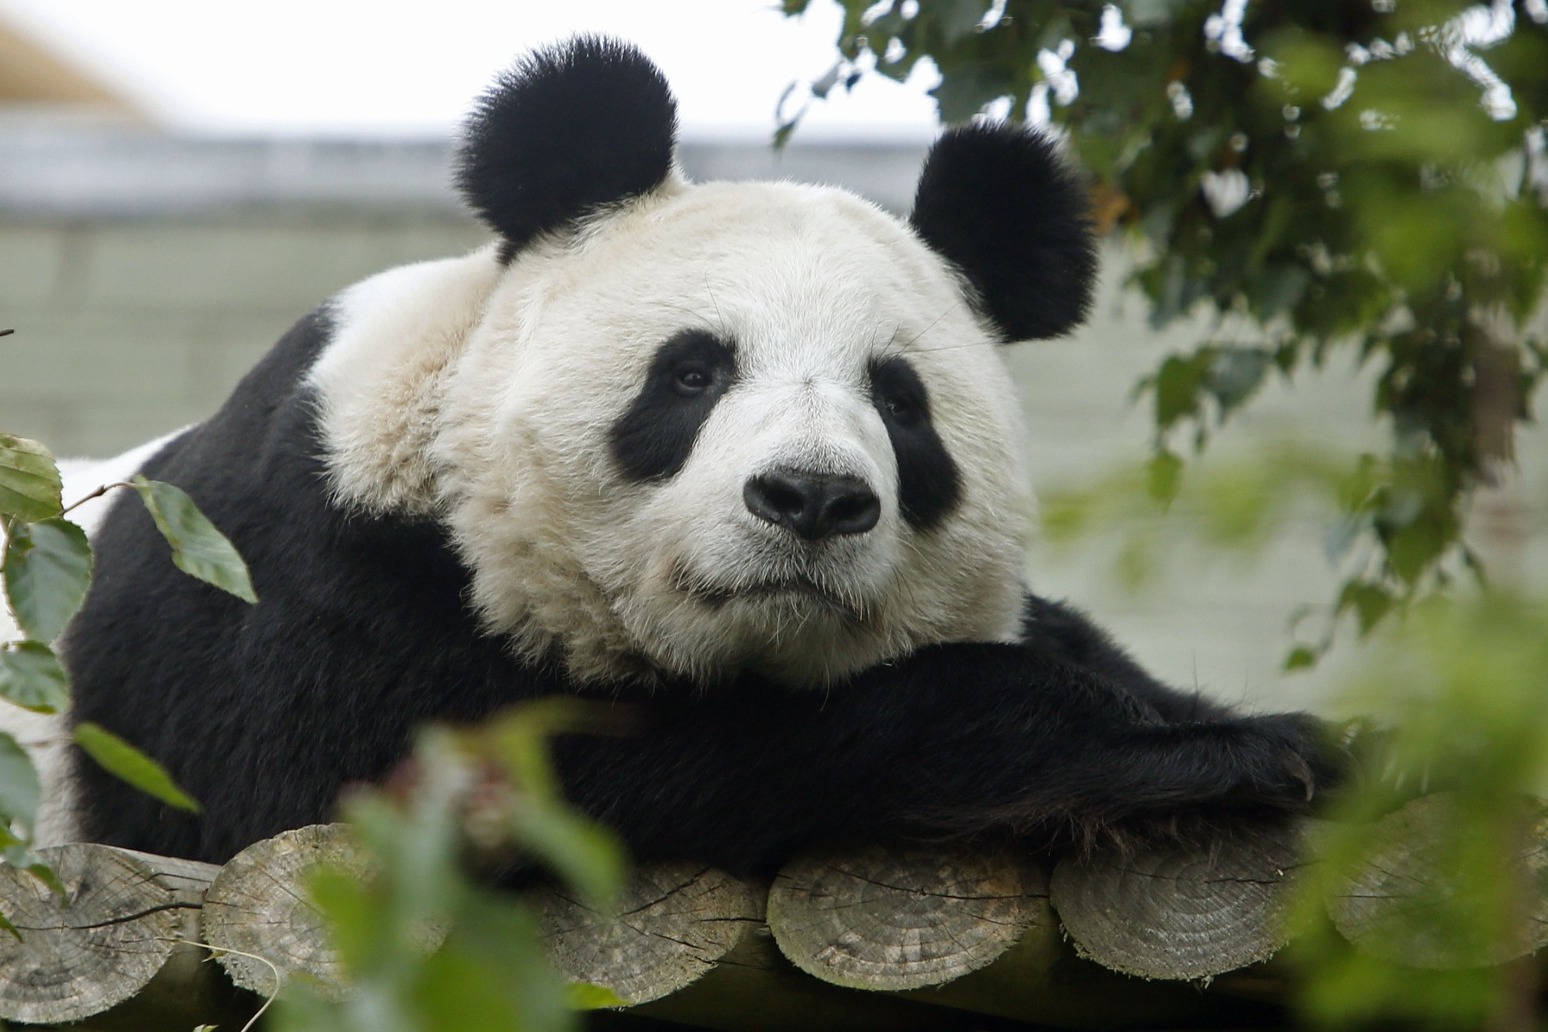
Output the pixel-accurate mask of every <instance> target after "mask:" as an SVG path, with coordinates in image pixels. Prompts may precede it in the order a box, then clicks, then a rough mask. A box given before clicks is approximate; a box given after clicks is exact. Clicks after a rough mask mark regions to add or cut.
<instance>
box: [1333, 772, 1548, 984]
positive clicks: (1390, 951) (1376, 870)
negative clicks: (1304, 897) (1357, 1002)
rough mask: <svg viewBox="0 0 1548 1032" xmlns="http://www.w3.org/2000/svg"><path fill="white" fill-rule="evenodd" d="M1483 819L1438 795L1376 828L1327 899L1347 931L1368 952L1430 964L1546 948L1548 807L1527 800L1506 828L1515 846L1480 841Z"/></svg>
mask: <svg viewBox="0 0 1548 1032" xmlns="http://www.w3.org/2000/svg"><path fill="white" fill-rule="evenodd" d="M1476 822H1477V818H1476V816H1474V817H1472V818H1471V819H1470V817H1469V815H1468V814H1467V813H1466V812H1465V804H1464V803H1463V802H1462V801H1461V800H1460V799H1459V798H1458V797H1457V796H1456V795H1454V794H1451V793H1437V794H1435V795H1429V796H1421V797H1420V798H1418V799H1414V800H1412V801H1410V802H1408V803H1406V804H1404V805H1403V806H1402V807H1400V808H1399V809H1397V810H1394V811H1393V812H1392V813H1389V814H1387V815H1386V816H1384V817H1382V818H1381V819H1380V820H1378V821H1376V822H1375V823H1374V824H1372V825H1370V826H1369V828H1368V829H1366V831H1365V833H1364V835H1363V842H1362V846H1363V848H1362V849H1361V850H1360V852H1359V855H1358V856H1356V857H1354V858H1353V859H1352V863H1351V865H1350V867H1349V869H1348V871H1347V874H1346V876H1344V877H1340V878H1338V880H1337V881H1336V882H1335V884H1334V885H1333V886H1332V888H1331V889H1330V891H1329V893H1328V895H1327V898H1326V904H1327V911H1328V916H1329V917H1331V918H1332V920H1333V925H1334V927H1335V928H1337V929H1338V931H1339V934H1340V935H1342V936H1343V937H1344V938H1346V939H1348V940H1349V941H1350V942H1351V943H1353V944H1354V945H1355V947H1356V948H1357V949H1359V950H1360V951H1361V952H1363V953H1366V954H1368V955H1370V956H1374V957H1380V958H1381V959H1383V960H1389V961H1392V962H1394V963H1397V964H1402V965H1405V966H1407V967H1416V968H1431V969H1450V968H1463V967H1483V966H1492V965H1496V964H1504V963H1506V962H1508V961H1511V960H1515V959H1516V958H1518V957H1523V956H1525V955H1527V954H1528V953H1531V952H1533V951H1534V950H1537V949H1540V948H1542V947H1543V946H1545V945H1548V851H1545V850H1544V849H1543V842H1545V841H1548V807H1545V806H1544V804H1543V803H1541V802H1540V801H1527V800H1523V802H1522V807H1521V812H1520V813H1519V815H1517V816H1516V817H1515V818H1514V820H1512V821H1509V822H1507V823H1506V824H1505V826H1504V829H1503V830H1504V831H1505V833H1506V834H1509V833H1510V831H1511V825H1514V830H1515V831H1516V832H1517V833H1518V835H1517V838H1518V840H1517V843H1516V846H1515V848H1514V849H1511V848H1507V847H1506V846H1505V844H1504V843H1501V842H1498V841H1496V840H1495V837H1494V836H1485V837H1483V838H1480V837H1479V832H1478V830H1477V826H1476ZM1495 917H1498V918H1499V919H1501V920H1495V919H1493V918H1495ZM1502 924H1508V927H1502Z"/></svg>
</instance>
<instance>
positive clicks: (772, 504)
mask: <svg viewBox="0 0 1548 1032" xmlns="http://www.w3.org/2000/svg"><path fill="white" fill-rule="evenodd" d="M742 501H743V502H744V503H745V504H746V506H747V511H748V512H751V513H752V514H753V515H754V516H756V517H758V518H759V519H760V520H763V521H765V522H767V523H772V524H774V525H775V526H777V527H784V528H785V529H787V530H790V531H792V532H794V533H796V534H798V535H800V536H801V537H802V538H804V539H805V540H807V541H820V540H822V539H823V538H829V537H838V536H841V535H848V534H864V533H865V532H866V531H868V530H870V529H871V528H872V527H874V526H876V521H877V520H879V519H880V518H881V499H880V498H877V497H876V492H875V491H872V490H871V488H870V487H869V486H868V485H867V484H866V483H865V481H863V480H861V479H860V478H859V477H853V476H847V475H845V476H841V475H830V474H822V473H812V472H810V471H805V470H793V469H777V470H771V471H769V472H767V473H760V474H758V475H757V476H754V477H750V478H749V479H748V481H747V483H746V484H745V485H744V486H743V488H742Z"/></svg>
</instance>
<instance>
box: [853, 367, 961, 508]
mask: <svg viewBox="0 0 1548 1032" xmlns="http://www.w3.org/2000/svg"><path fill="white" fill-rule="evenodd" d="M870 374H871V401H872V403H873V404H874V405H875V406H876V411H877V412H879V413H881V417H882V423H883V425H885V426H886V428H887V437H888V439H889V440H890V441H891V442H892V454H893V456H894V457H895V458H896V459H897V463H898V508H899V509H900V510H901V511H902V513H903V518H904V519H905V520H907V521H908V523H909V525H910V526H911V527H913V528H914V529H915V530H929V529H930V528H931V527H935V526H937V525H939V524H940V522H941V521H942V520H943V519H945V518H946V516H947V515H949V514H950V513H951V510H952V509H954V508H956V505H957V501H958V499H959V498H960V497H961V495H962V481H961V475H960V474H959V473H958V472H957V464H956V463H955V462H953V461H952V458H951V455H950V453H948V452H947V451H946V445H945V444H943V443H942V442H941V438H940V435H939V434H937V433H936V432H935V427H934V426H933V425H931V423H930V395H929V393H928V392H927V391H926V390H925V385H924V381H923V380H921V379H920V378H919V374H918V373H917V372H915V370H914V367H913V366H912V365H910V364H909V363H908V361H907V360H906V359H904V358H901V357H899V356H893V357H891V358H882V359H876V360H875V361H873V362H872V363H871V369H870Z"/></svg>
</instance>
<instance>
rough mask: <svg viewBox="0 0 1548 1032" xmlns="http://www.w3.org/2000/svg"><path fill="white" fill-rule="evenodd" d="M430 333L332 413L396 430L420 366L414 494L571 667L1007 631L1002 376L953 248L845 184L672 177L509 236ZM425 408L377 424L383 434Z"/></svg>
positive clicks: (875, 654) (865, 654) (1020, 476)
mask: <svg viewBox="0 0 1548 1032" xmlns="http://www.w3.org/2000/svg"><path fill="white" fill-rule="evenodd" d="M466 261H483V262H489V261H492V259H491V258H490V257H489V256H488V255H481V256H477V257H476V258H475V259H468V260H466ZM436 268H437V267H436V266H429V267H426V269H425V272H424V273H423V275H424V276H426V277H428V278H430V279H432V280H433V279H434V278H435V270H436ZM442 276H443V278H445V274H442ZM466 279H467V277H466V276H465V275H462V274H459V275H458V276H457V277H456V280H457V282H465V281H466ZM360 289H363V288H360ZM364 293H365V294H366V295H368V300H367V301H366V302H362V303H361V304H360V305H359V306H358V307H360V308H362V309H366V310H370V311H372V312H379V311H380V310H381V308H382V305H381V304H380V300H379V298H378V297H375V296H371V295H372V292H371V291H369V290H364ZM378 293H379V292H378ZM397 293H399V294H401V293H402V291H401V290H399V291H397ZM454 307H456V306H454ZM462 307H465V308H469V309H470V310H471V306H469V305H467V304H466V303H463V304H462ZM349 308H350V305H349V303H348V298H346V303H345V305H344V315H345V318H344V322H345V325H344V326H343V327H342V328H341V332H340V335H339V341H340V343H339V344H338V345H336V346H335V347H336V349H338V348H339V347H341V346H349V345H348V341H349V340H350V339H351V336H352V330H351V327H350V325H349V319H348V314H349ZM406 321H411V320H409V318H408V317H407V316H406V314H405V313H404V312H403V311H402V310H401V306H400V309H399V310H398V311H397V312H395V313H394V314H393V317H392V319H391V320H390V322H391V324H392V325H393V326H395V327H396V328H397V329H398V330H400V331H401V328H402V327H403V325H404V324H405V322H406ZM354 336H358V334H354ZM353 348H354V349H355V350H357V351H359V352H361V353H364V352H367V351H369V352H370V353H371V354H372V358H371V360H370V364H371V365H372V366H373V367H374V368H376V369H377V370H381V369H382V368H383V349H382V348H381V347H380V346H378V345H371V346H369V347H368V348H361V347H360V346H359V344H358V343H357V344H355V345H353ZM400 350H401V349H400ZM420 350H421V351H422V352H423V354H411V355H407V356H403V357H402V358H401V359H399V362H398V367H399V369H400V371H399V373H394V374H393V375H394V376H396V377H397V379H396V383H397V384H398V389H397V390H394V391H392V392H388V393H386V394H385V397H387V398H391V399H392V400H391V401H390V402H389V403H388V405H384V406H375V405H368V406H366V407H367V408H372V409H375V410H376V411H374V412H368V411H360V412H357V413H355V414H354V416H352V417H350V416H346V415H344V414H342V413H343V409H342V408H338V409H335V411H334V415H335V418H333V419H331V420H330V419H329V418H327V416H328V415H329V413H328V412H327V411H326V409H325V419H324V425H325V428H326V429H327V430H328V431H329V435H330V438H332V439H333V440H334V441H338V440H341V439H344V438H347V437H348V436H349V434H348V432H347V430H348V428H347V427H344V426H343V424H344V423H351V424H352V425H353V426H354V427H355V428H356V430H355V432H356V434H357V435H358V434H359V433H365V434H367V435H374V434H378V433H382V432H383V429H384V428H391V427H397V426H399V425H400V424H401V423H402V422H403V421H404V419H405V418H406V417H405V415H404V412H405V411H411V410H413V409H415V408H416V404H417V405H418V406H419V407H422V404H423V403H422V402H420V403H414V402H410V403H408V404H405V402H404V391H403V390H402V387H401V384H402V382H403V379H404V378H403V376H402V375H401V368H402V367H403V366H404V365H408V366H412V365H415V364H416V361H417V363H418V364H419V365H424V366H428V367H430V368H432V369H434V370H435V371H434V373H433V374H427V375H425V376H424V377H423V384H424V387H423V390H422V391H421V392H420V394H421V395H423V396H428V397H433V398H435V399H437V403H436V404H437V408H438V410H439V412H438V416H437V417H436V418H435V419H434V421H433V422H434V425H435V426H436V428H437V430H436V432H435V434H434V438H433V440H430V441H427V442H426V444H427V445H428V449H427V450H428V452H429V454H430V455H431V456H432V457H433V460H432V461H431V462H430V463H429V466H430V467H433V469H434V470H435V471H436V472H435V474H434V476H433V477H432V478H430V479H431V480H433V486H430V485H428V484H427V487H429V489H430V491H431V493H433V496H434V497H433V500H432V498H430V497H428V496H426V497H424V498H423V499H422V502H423V504H424V507H425V508H429V509H431V510H433V511H435V512H436V513H437V514H439V515H440V516H442V518H444V519H446V520H447V521H448V523H449V524H450V526H451V528H452V531H453V535H454V538H455V540H456V542H457V545H458V547H459V548H460V549H461V550H462V552H463V554H464V556H465V558H466V559H467V560H468V562H469V565H470V567H471V569H472V570H473V574H474V594H475V599H474V601H475V603H476V605H477V608H478V610H479V612H480V614H481V615H482V617H483V619H484V620H485V622H486V624H487V625H488V626H489V627H490V628H491V629H492V630H495V631H498V632H500V633H503V634H507V635H510V636H511V637H512V638H513V640H514V641H515V642H516V644H517V646H518V647H519V648H520V649H521V650H522V651H524V652H528V653H532V654H536V655H544V654H553V653H558V654H559V655H562V656H563V658H564V660H565V662H566V663H567V664H568V666H569V669H570V670H571V672H572V673H573V674H575V675H576V676H579V677H582V678H607V677H616V676H628V675H633V674H638V673H640V672H642V671H648V670H651V669H656V670H664V671H669V672H673V673H684V674H690V675H692V676H695V677H698V678H701V679H705V680H713V679H715V678H716V677H718V676H721V675H724V674H727V673H729V672H731V671H733V670H738V669H754V670H758V671H761V672H764V673H767V674H769V675H771V676H774V677H776V678H779V679H781V680H784V681H787V682H794V683H813V684H820V683H824V682H826V681H828V680H830V679H832V678H835V677H838V676H841V675H844V674H846V673H850V672H852V671H855V670H857V669H859V668H861V667H864V666H868V665H871V664H873V663H875V662H878V661H880V660H883V659H886V658H888V657H891V656H896V655H899V654H901V653H903V652H906V651H908V650H910V649H912V648H916V647H918V646H919V645H921V644H925V643H929V642H937V641H947V640H993V639H1005V638H1009V637H1012V636H1013V634H1014V630H1015V626H1016V622H1017V617H1018V612H1019V605H1020V593H1021V575H1022V554H1023V549H1024V535H1025V533H1026V528H1027V526H1028V523H1029V515H1030V513H1029V508H1030V497H1029V494H1028V490H1027V487H1026V477H1025V473H1024V469H1023V465H1022V461H1021V454H1020V445H1021V439H1022V428H1021V425H1020V416H1019V412H1018V409H1017V406H1016V402H1015V399H1014V396H1013V393H1012V390H1011V386H1010V382H1009V379H1008V377H1007V375H1006V372H1005V370H1004V368H1003V366H1002V364H1001V361H1000V359H999V357H998V355H997V354H996V353H995V351H994V343H993V341H992V340H991V338H990V337H989V336H988V334H987V333H986V332H985V330H984V329H983V327H982V326H981V325H980V323H979V321H978V319H977V317H975V315H974V314H973V312H972V310H971V309H970V307H969V305H968V303H967V301H966V298H965V296H964V294H963V292H962V289H961V286H960V284H959V282H958V281H957V279H956V277H955V276H954V275H953V274H952V273H951V272H950V271H949V270H948V268H947V266H946V264H945V263H944V262H943V261H942V260H941V259H940V258H939V257H937V256H936V255H935V254H933V253H932V252H931V251H930V250H929V249H928V248H926V247H925V246H924V245H923V244H921V243H919V242H918V240H917V239H916V238H915V237H914V236H913V234H912V233H910V232H909V231H908V230H907V229H906V228H905V227H904V226H902V225H901V224H900V223H898V222H897V221H896V220H894V219H892V218H891V217H889V216H887V215H885V214H883V213H881V212H880V211H879V210H877V209H876V208H874V207H873V206H871V205H869V204H867V203H865V202H863V201H861V200H859V199H857V198H855V197H853V196H852V195H849V194H847V193H844V192H842V191H838V190H833V189H828V188H819V187H810V186H797V185H790V184H761V183H753V184H710V185H704V186H686V185H684V184H681V183H680V182H677V181H673V182H672V183H670V184H668V186H667V187H664V188H663V189H661V190H659V191H657V192H656V193H654V194H652V195H651V196H649V197H647V198H644V199H641V200H639V201H636V202H634V203H632V204H630V205H627V206H624V207H623V208H621V209H615V210H613V211H610V212H608V213H607V214H605V215H604V216H601V217H599V218H597V219H595V220H593V221H592V222H591V223H590V224H588V225H587V226H586V227H585V228H584V230H583V231H582V232H581V233H580V234H579V235H578V236H576V237H575V238H573V239H569V240H548V241H544V242H540V243H538V244H536V245H535V246H533V247H531V248H529V249H528V250H526V251H524V252H523V253H521V254H520V255H518V256H517V257H516V259H515V260H514V261H513V262H512V263H511V264H510V266H509V268H508V269H507V270H506V271H505V272H504V273H503V275H501V276H500V278H499V279H498V281H497V282H496V284H495V285H494V287H493V291H492V293H491V294H490V295H489V297H488V299H487V302H485V303H484V304H483V307H482V313H481V318H480V319H479V321H478V324H477V326H476V328H475V329H473V330H472V331H471V332H470V333H468V334H467V336H466V339H465V342H464V343H462V344H460V346H453V345H451V344H450V343H449V341H448V339H447V335H444V334H436V333H434V332H431V333H428V334H427V335H426V344H425V345H424V347H423V348H421V349H420ZM431 353H439V354H443V355H444V358H439V359H437V360H436V361H433V362H426V361H425V355H428V354H431ZM330 363H331V366H332V367H340V366H343V365H347V364H348V363H344V362H342V361H341V358H340V356H339V355H337V354H335V355H330V356H329V358H328V359H327V360H325V362H324V363H323V365H322V366H320V370H326V369H328V368H330ZM386 365H387V366H388V367H389V368H390V367H392V366H393V363H391V362H389V363H387V364H386ZM340 375H347V376H348V377H349V379H350V381H351V383H352V384H353V386H354V387H355V390H354V391H352V392H346V391H343V390H341V389H329V388H328V384H327V383H326V382H324V384H323V386H324V390H323V392H322V393H323V396H324V398H325V402H326V399H328V398H330V397H343V396H345V395H346V394H353V395H354V396H356V397H363V398H371V397H384V394H383V392H381V391H379V390H377V389H374V388H371V389H365V390H361V389H360V388H361V383H360V379H361V375H362V370H361V368H360V367H358V366H357V367H356V368H355V369H354V370H353V371H350V372H348V373H347V374H340ZM318 378H319V379H323V380H326V377H325V376H323V375H322V373H321V372H320V373H319V376H318ZM337 379H338V378H337V377H335V382H337ZM389 406H390V409H389ZM362 428H363V429H362ZM425 432H426V431H425V430H424V428H423V425H422V426H421V427H420V428H419V429H418V430H415V431H413V432H408V431H403V430H401V429H400V430H399V431H397V432H395V433H394V435H393V437H392V438H391V439H392V443H393V444H394V445H396V446H397V454H398V455H400V456H401V455H404V454H406V453H407V454H413V453H415V452H417V451H418V449H419V446H417V445H416V446H415V447H413V448H408V449H405V448H404V447H403V445H404V443H405V440H411V439H414V438H416V437H417V438H423V436H424V434H425ZM378 439H379V440H383V439H381V438H378ZM386 445H387V441H386V440H383V447H381V448H379V449H377V450H376V456H377V457H378V458H379V459H380V460H381V461H380V462H379V463H378V466H379V467H380V468H379V469H378V470H377V471H376V472H374V473H373V474H372V475H370V476H367V477H364V478H357V484H358V485H359V486H357V487H355V488H353V489H350V488H348V487H347V485H346V489H345V490H344V491H342V492H341V493H343V494H345V495H346V497H348V498H350V500H351V501H354V502H357V503H361V502H363V503H365V504H368V505H374V506H375V507H378V508H380V507H392V506H393V505H397V504H403V499H401V498H400V499H391V498H387V497H372V491H373V490H375V491H381V490H382V488H381V487H380V485H387V484H391V483H394V482H397V481H400V480H402V473H401V471H396V475H387V474H389V473H391V472H394V471H390V470H389V469H388V468H387V467H389V466H391V465H392V463H393V461H394V460H391V459H390V458H389V457H388V455H387V454H386V453H387V451H388V448H387V447H386ZM338 450H339V449H338V448H337V447H336V448H335V452H336V453H337V451H338ZM369 452H370V449H369V448H367V449H365V450H360V449H357V450H356V453H355V456H354V457H353V458H352V459H351V460H350V462H349V465H350V466H351V467H352V468H353V469H354V470H355V471H357V472H358V471H359V470H360V469H361V468H362V463H361V456H363V455H366V454H369ZM366 465H367V466H369V465H370V463H367V464H366ZM370 484H375V485H379V486H378V487H377V488H374V489H373V488H371V487H369V486H366V485H370ZM351 495H353V497H350V496H351Z"/></svg>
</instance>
